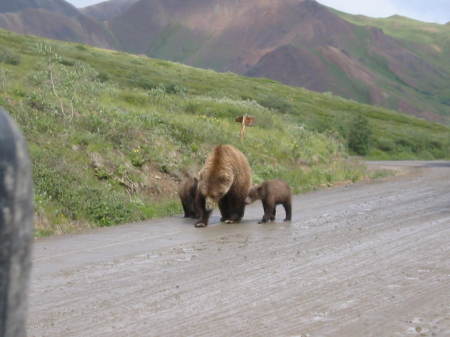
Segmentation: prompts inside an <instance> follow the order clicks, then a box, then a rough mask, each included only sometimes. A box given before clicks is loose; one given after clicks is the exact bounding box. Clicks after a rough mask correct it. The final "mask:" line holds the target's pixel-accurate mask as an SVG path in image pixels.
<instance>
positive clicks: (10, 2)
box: [0, 0, 78, 16]
mask: <svg viewBox="0 0 450 337" xmlns="http://www.w3.org/2000/svg"><path fill="white" fill-rule="evenodd" d="M30 8H34V9H46V10H49V11H50V12H58V13H61V14H64V15H67V16H76V15H78V11H77V9H76V8H75V7H74V6H72V5H71V4H69V3H68V2H66V1H62V0H0V13H14V12H20V11H22V10H24V9H30Z"/></svg>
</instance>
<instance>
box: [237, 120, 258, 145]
mask: <svg viewBox="0 0 450 337" xmlns="http://www.w3.org/2000/svg"><path fill="white" fill-rule="evenodd" d="M234 121H235V122H238V123H241V131H240V132H239V136H240V139H241V142H242V141H243V140H244V138H245V129H246V127H247V126H252V125H253V124H254V122H255V117H252V116H248V115H247V114H245V115H243V116H239V117H236V119H235V120H234Z"/></svg>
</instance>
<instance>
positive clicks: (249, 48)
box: [110, 0, 450, 121]
mask: <svg viewBox="0 0 450 337" xmlns="http://www.w3.org/2000/svg"><path fill="white" fill-rule="evenodd" d="M350 21H351V20H347V19H346V18H344V17H341V16H339V15H337V14H336V13H335V12H334V11H331V10H330V9H328V8H326V7H324V6H322V5H320V4H318V3H317V2H315V1H312V0H287V1H281V0H272V1H260V0H248V1H245V2H236V1H231V0H212V1H205V0H187V1H180V0H168V1H162V0H140V1H138V2H137V3H135V4H133V5H132V6H131V7H130V8H129V9H128V10H127V11H125V12H124V13H123V14H121V15H119V16H117V17H115V18H114V19H113V20H111V22H110V27H111V30H112V31H113V33H114V35H115V36H116V37H117V38H118V40H119V41H120V43H121V47H122V48H124V49H125V50H127V51H131V52H135V53H145V54H147V55H149V56H153V57H158V58H164V59H169V60H174V61H178V62H182V63H186V64H190V65H194V66H198V67H203V68H212V69H215V70H218V71H233V72H237V73H241V74H246V75H250V76H257V77H269V78H272V79H276V80H280V81H282V82H283V83H287V84H291V85H297V86H303V87H305V88H308V89H312V90H318V91H331V92H333V93H335V94H338V95H342V96H344V97H348V98H353V99H356V100H358V101H361V102H366V103H371V104H377V105H381V106H385V107H389V108H394V109H397V110H400V111H405V112H408V113H411V114H414V115H417V116H421V117H424V118H428V119H432V120H439V121H446V120H449V117H450V106H449V105H446V104H445V101H446V99H447V98H449V99H450V96H448V97H447V95H446V92H445V89H444V88H447V87H448V86H449V84H450V80H449V78H450V70H449V68H446V67H445V66H444V65H445V63H442V62H435V60H434V59H433V58H430V57H425V56H426V55H425V56H424V54H426V53H427V52H426V51H423V50H424V49H425V46H424V45H420V51H418V50H417V49H418V48H416V47H411V45H410V44H411V42H408V41H405V40H400V39H399V37H398V36H390V35H387V34H386V33H384V32H383V31H382V30H381V29H379V28H375V27H369V26H366V25H362V24H355V23H354V22H350ZM417 45H418V44H417V42H415V44H414V46H417ZM422 51H423V52H422ZM444 55H445V56H449V55H450V54H449V53H448V52H447V51H445V52H444ZM449 58H450V57H449ZM443 90H444V93H442V91H443ZM442 95H444V96H445V97H444V98H439V97H440V96H442ZM443 102H444V103H443Z"/></svg>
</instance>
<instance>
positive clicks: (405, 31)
mask: <svg viewBox="0 0 450 337" xmlns="http://www.w3.org/2000/svg"><path fill="white" fill-rule="evenodd" d="M334 12H335V13H337V14H338V15H339V16H341V17H342V18H343V19H345V20H347V21H349V22H351V23H353V24H356V25H359V26H370V27H377V28H379V29H382V30H383V32H384V33H385V34H387V35H389V36H392V37H393V38H395V39H397V40H398V41H399V42H400V43H402V46H403V47H404V48H406V49H409V50H410V51H411V52H413V53H414V54H416V55H418V56H419V57H420V58H421V59H423V60H424V61H425V62H427V63H428V64H431V65H434V66H436V67H437V68H440V69H441V70H444V72H445V73H444V74H441V75H444V77H443V79H444V80H445V81H447V82H448V80H449V76H450V73H449V69H450V57H449V55H450V25H448V24H446V25H442V24H435V23H427V22H421V21H417V20H413V19H410V18H406V17H402V16H398V15H395V16H391V17H388V18H370V17H366V16H362V15H351V14H346V13H342V12H339V11H335V10H334ZM422 85H423V86H424V88H427V90H424V91H423V92H416V94H417V98H418V100H416V101H414V102H412V103H413V104H412V105H413V106H415V105H418V106H420V105H421V104H423V103H422V102H420V101H428V102H430V103H433V106H434V108H433V110H432V111H436V112H438V113H440V114H445V115H449V113H450V88H449V86H448V84H447V85H445V82H443V83H442V84H439V85H437V83H424V84H422ZM431 93H433V95H431ZM429 107H431V105H430V106H429ZM425 111H427V110H425Z"/></svg>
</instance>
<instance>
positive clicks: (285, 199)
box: [245, 179, 292, 223]
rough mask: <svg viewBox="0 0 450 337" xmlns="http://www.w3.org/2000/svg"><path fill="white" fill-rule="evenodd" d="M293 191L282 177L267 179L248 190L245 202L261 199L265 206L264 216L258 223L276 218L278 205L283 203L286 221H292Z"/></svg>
mask: <svg viewBox="0 0 450 337" xmlns="http://www.w3.org/2000/svg"><path fill="white" fill-rule="evenodd" d="M291 199H292V193H291V188H290V187H289V185H288V184H287V183H286V182H285V181H283V180H280V179H274V180H267V181H265V182H263V183H262V184H260V185H255V186H253V187H252V188H251V189H250V191H249V192H248V196H247V198H246V199H245V203H246V204H247V205H248V204H251V203H252V202H254V201H255V200H261V201H262V204H263V208H264V216H263V218H262V219H261V221H259V222H258V223H264V222H267V221H274V220H275V213H276V207H277V205H280V204H281V205H283V206H284V210H285V213H286V218H285V219H284V221H291V217H292V211H291Z"/></svg>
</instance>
